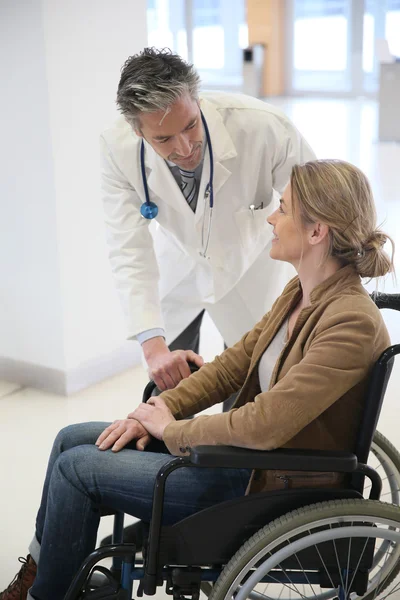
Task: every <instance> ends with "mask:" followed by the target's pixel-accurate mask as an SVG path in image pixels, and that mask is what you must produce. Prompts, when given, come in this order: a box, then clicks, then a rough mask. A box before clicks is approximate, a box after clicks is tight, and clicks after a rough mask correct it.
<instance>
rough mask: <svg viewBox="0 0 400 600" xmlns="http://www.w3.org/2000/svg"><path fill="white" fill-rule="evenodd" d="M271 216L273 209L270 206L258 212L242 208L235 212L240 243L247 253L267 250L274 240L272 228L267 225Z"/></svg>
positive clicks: (259, 209)
mask: <svg viewBox="0 0 400 600" xmlns="http://www.w3.org/2000/svg"><path fill="white" fill-rule="evenodd" d="M269 214H271V207H269V206H267V207H266V208H258V209H256V210H251V209H250V208H242V209H241V210H238V211H236V212H235V221H236V225H237V227H238V229H239V236H240V241H241V243H242V246H243V248H244V249H245V250H246V252H253V251H255V250H257V249H258V248H260V250H261V249H262V248H265V246H266V245H267V243H268V242H269V241H270V239H271V238H272V227H271V225H269V224H268V223H267V217H268V215H269Z"/></svg>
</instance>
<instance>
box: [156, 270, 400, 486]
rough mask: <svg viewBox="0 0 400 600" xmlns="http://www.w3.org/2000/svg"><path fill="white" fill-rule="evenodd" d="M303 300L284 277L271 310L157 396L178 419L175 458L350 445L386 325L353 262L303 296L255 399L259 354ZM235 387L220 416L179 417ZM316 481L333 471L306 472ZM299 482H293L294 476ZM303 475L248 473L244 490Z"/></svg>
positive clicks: (170, 442) (172, 433)
mask: <svg viewBox="0 0 400 600" xmlns="http://www.w3.org/2000/svg"><path fill="white" fill-rule="evenodd" d="M300 298H301V287H300V283H299V279H298V278H297V277H296V278H294V279H292V281H290V282H289V283H288V285H287V286H286V288H285V290H284V292H283V293H282V295H281V296H280V297H279V298H278V299H277V300H276V302H275V304H274V305H273V306H272V308H271V310H270V312H269V313H268V314H266V315H265V316H264V317H263V319H262V320H261V321H260V322H259V323H257V325H256V326H255V327H254V329H252V330H251V331H250V332H249V333H247V334H246V335H244V336H243V337H242V339H241V340H240V341H239V342H238V343H237V344H236V345H235V346H233V347H232V348H228V349H227V350H226V351H225V352H224V353H223V354H221V356H217V357H216V358H215V360H213V362H211V363H208V364H206V365H205V366H204V367H202V368H201V369H200V370H199V371H198V372H197V373H195V374H193V375H191V376H190V377H189V378H188V379H185V380H183V381H182V382H181V383H180V384H179V385H178V386H177V387H176V388H175V389H174V390H170V391H167V392H163V394H162V395H161V397H162V398H163V399H164V400H165V402H166V403H167V405H168V406H169V408H170V409H171V411H172V413H173V414H174V416H175V417H176V419H178V420H177V421H176V422H173V423H171V424H169V425H168V426H167V427H166V429H165V431H164V442H165V444H166V445H167V447H168V449H169V451H170V452H171V453H172V454H174V455H177V456H182V455H183V456H184V455H187V454H188V453H189V451H190V448H191V447H193V446H198V445H203V444H211V445H218V444H227V445H232V446H239V447H242V448H253V449H258V450H272V449H274V448H280V447H286V448H311V449H321V450H322V449H324V450H347V451H351V450H353V448H354V443H355V439H356V435H357V430H358V425H359V421H360V414H361V411H362V407H363V399H364V397H365V391H366V385H367V379H368V375H369V372H370V369H371V367H372V366H373V364H374V362H375V361H376V360H377V358H378V357H379V355H380V354H381V353H382V351H383V350H385V349H386V347H387V346H389V345H390V340H389V335H388V332H387V330H386V327H385V324H384V322H383V319H382V317H381V314H380V312H379V309H378V308H377V307H376V306H375V304H374V302H373V301H372V300H371V299H370V298H369V296H368V293H367V292H366V291H365V289H364V288H363V286H362V285H361V281H360V277H359V276H358V275H357V273H356V272H355V270H354V269H353V268H352V267H351V266H346V267H343V268H342V269H340V270H339V271H337V272H336V273H335V274H334V275H333V276H331V277H330V278H329V279H327V280H326V281H324V282H323V283H322V284H321V285H319V286H317V287H316V288H315V289H314V290H313V291H312V293H311V296H310V301H311V304H310V306H308V307H306V308H304V309H303V310H302V311H301V313H300V314H299V317H298V319H297V322H296V324H295V327H294V329H293V333H292V335H291V337H290V339H289V340H288V342H287V343H286V345H285V347H284V349H283V351H282V353H281V355H280V356H279V358H278V361H277V363H276V366H275V370H274V372H273V374H272V378H271V384H270V389H269V390H268V391H267V392H264V393H261V390H260V384H259V378H258V365H259V361H260V358H261V356H262V355H263V353H264V352H265V350H266V348H267V347H268V345H269V344H270V342H271V340H272V339H273V337H274V336H275V334H276V332H277V331H278V330H279V328H280V327H281V325H282V323H283V322H284V320H285V319H286V318H287V317H288V315H289V314H290V313H291V311H292V310H293V308H294V307H295V306H296V304H297V303H298V301H299V299H300ZM238 390H241V391H240V393H239V395H238V398H237V400H236V402H235V405H234V407H233V408H232V410H230V411H229V412H227V413H221V414H216V415H210V416H208V415H207V416H198V417H196V418H195V419H193V420H183V419H185V418H186V417H188V416H190V415H192V414H194V413H198V412H200V411H202V410H204V409H206V408H208V407H210V406H212V405H214V404H216V403H218V402H222V401H223V400H225V399H226V398H228V397H229V396H230V395H231V394H233V393H235V392H237V391H238ZM313 476H314V478H315V485H321V484H322V485H325V484H326V485H335V482H337V480H338V476H337V474H325V478H324V476H323V475H321V474H318V475H317V474H315V473H314V474H313ZM296 477H297V479H296ZM311 480H312V477H311V479H310V474H309V473H303V474H300V473H297V475H294V474H288V473H278V472H276V471H261V472H255V473H253V476H252V480H251V484H250V492H258V491H261V490H266V489H276V488H279V487H288V486H289V487H295V486H296V487H297V486H304V485H307V487H308V486H309V485H312V484H313V482H312V481H311Z"/></svg>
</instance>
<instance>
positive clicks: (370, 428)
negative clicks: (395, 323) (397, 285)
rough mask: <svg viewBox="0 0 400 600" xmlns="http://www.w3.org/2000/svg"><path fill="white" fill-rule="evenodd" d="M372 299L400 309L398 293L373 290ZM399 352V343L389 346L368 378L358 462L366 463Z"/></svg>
mask: <svg viewBox="0 0 400 600" xmlns="http://www.w3.org/2000/svg"><path fill="white" fill-rule="evenodd" d="M371 298H372V300H373V301H374V302H375V304H376V305H377V307H378V308H390V309H392V310H400V294H383V293H379V292H374V293H373V294H371ZM396 354H400V344H397V345H395V346H389V348H387V349H386V350H385V351H384V352H383V353H382V354H381V356H380V357H379V359H378V360H377V362H376V363H375V365H374V367H373V369H372V372H371V375H370V380H369V385H368V392H367V397H366V399H365V404H364V411H363V416H362V419H361V423H360V427H359V430H358V435H357V441H356V448H355V454H356V455H357V458H358V460H359V462H361V463H364V464H366V463H367V461H368V454H369V452H370V448H371V444H372V439H373V437H374V433H375V429H376V426H377V423H378V419H379V415H380V412H381V408H382V403H383V399H384V397H385V392H386V388H387V385H388V382H389V378H390V373H391V371H392V368H393V362H394V357H395V356H396Z"/></svg>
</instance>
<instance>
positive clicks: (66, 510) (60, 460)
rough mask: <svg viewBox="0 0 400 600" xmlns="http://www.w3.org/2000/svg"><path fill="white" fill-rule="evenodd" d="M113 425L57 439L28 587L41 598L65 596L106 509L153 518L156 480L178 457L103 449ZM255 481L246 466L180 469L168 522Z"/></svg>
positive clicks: (87, 427)
mask: <svg viewBox="0 0 400 600" xmlns="http://www.w3.org/2000/svg"><path fill="white" fill-rule="evenodd" d="M108 425H109V423H79V424H77V425H71V426H69V427H66V428H65V429H62V430H61V431H60V433H59V434H58V435H57V437H56V439H55V441H54V445H53V449H52V452H51V454H50V459H49V464H48V468H47V474H46V479H45V483H44V487H43V495H42V500H41V504H40V508H39V512H38V515H37V520H36V535H35V539H34V540H33V542H32V544H31V548H30V551H31V554H32V557H33V559H34V560H35V561H36V562H37V563H38V571H37V576H36V579H35V582H34V584H33V586H32V588H31V590H30V594H31V597H32V598H34V599H35V600H62V599H63V597H64V595H65V594H66V592H67V589H68V587H69V585H70V583H71V581H72V579H73V577H74V575H75V574H76V572H77V571H78V569H79V567H80V565H81V563H82V562H83V560H84V558H85V557H86V556H87V555H88V554H90V552H92V551H93V550H94V548H95V545H96V536H97V528H98V525H99V520H100V507H101V506H107V507H109V508H112V509H115V510H119V511H122V512H125V513H128V514H130V515H133V516H135V517H138V518H139V519H142V520H143V521H147V522H148V521H150V518H151V510H152V498H153V486H154V481H155V477H156V475H157V472H158V471H159V469H160V468H161V467H162V466H163V465H165V464H166V463H168V462H169V461H170V460H172V457H171V455H170V454H161V453H155V452H139V451H137V450H135V449H134V448H135V446H134V443H132V444H131V445H130V446H127V447H126V448H124V449H123V450H121V451H120V452H117V453H114V452H112V451H111V450H106V451H101V450H99V449H98V448H97V446H95V445H94V443H95V441H96V440H97V438H98V436H99V435H100V433H101V432H102V431H104V429H105V428H106V427H107V426H108ZM249 478H250V471H249V470H248V469H196V468H182V469H177V470H176V471H174V472H173V473H172V474H171V475H170V476H169V477H168V480H167V484H166V493H165V501H164V524H165V525H169V524H172V523H176V522H177V521H179V520H181V519H183V518H184V517H187V516H189V515H191V514H193V513H195V512H197V511H199V510H202V509H204V508H207V507H209V506H212V505H214V504H217V503H218V502H222V501H224V500H229V499H232V498H235V497H238V496H242V495H243V494H244V493H245V490H246V486H247V483H248V481H249ZM39 553H40V557H39ZM39 558H40V560H39Z"/></svg>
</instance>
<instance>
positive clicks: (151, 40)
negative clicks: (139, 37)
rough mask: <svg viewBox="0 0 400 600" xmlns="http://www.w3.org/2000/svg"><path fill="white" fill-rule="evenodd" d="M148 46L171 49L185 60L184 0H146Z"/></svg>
mask: <svg viewBox="0 0 400 600" xmlns="http://www.w3.org/2000/svg"><path fill="white" fill-rule="evenodd" d="M147 28H148V44H149V46H156V47H157V48H163V47H167V48H171V49H172V50H174V51H175V52H177V53H178V54H180V55H181V56H182V58H184V59H187V58H188V56H187V41H186V28H185V3H184V0H173V1H171V0H148V3H147Z"/></svg>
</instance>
